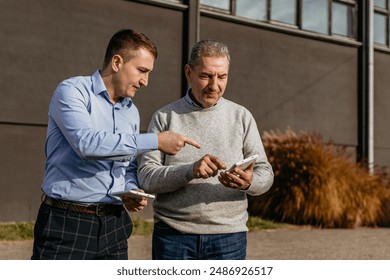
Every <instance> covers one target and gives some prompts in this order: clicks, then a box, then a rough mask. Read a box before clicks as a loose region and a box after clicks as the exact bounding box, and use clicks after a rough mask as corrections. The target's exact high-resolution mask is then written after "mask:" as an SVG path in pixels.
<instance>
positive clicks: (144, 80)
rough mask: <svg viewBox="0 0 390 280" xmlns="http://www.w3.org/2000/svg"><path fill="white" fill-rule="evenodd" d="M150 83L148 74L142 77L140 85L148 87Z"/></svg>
mask: <svg viewBox="0 0 390 280" xmlns="http://www.w3.org/2000/svg"><path fill="white" fill-rule="evenodd" d="M148 81H149V74H147V73H146V74H145V75H143V76H142V77H141V79H140V81H139V83H140V85H141V86H144V87H146V86H147V85H148Z"/></svg>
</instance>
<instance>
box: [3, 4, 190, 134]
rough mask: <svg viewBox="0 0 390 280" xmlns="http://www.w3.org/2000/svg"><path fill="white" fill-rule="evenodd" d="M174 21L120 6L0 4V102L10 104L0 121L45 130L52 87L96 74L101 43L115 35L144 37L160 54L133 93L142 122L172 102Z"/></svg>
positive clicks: (161, 11) (177, 26) (168, 15)
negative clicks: (145, 83) (128, 32)
mask: <svg viewBox="0 0 390 280" xmlns="http://www.w3.org/2000/svg"><path fill="white" fill-rule="evenodd" d="M150 15H153V16H150ZM182 20H183V17H182V13H181V12H178V11H174V10H170V9H166V8H158V7H153V6H150V5H143V4H140V3H135V2H130V1H121V0H114V1H113V0H81V1H67V0H56V1H51V0H41V1H30V0H18V1H1V3H0V41H1V42H2V47H1V52H0V67H1V69H2V71H3V73H2V75H0V84H1V85H2V93H1V94H2V95H4V96H5V95H6V96H12V98H3V99H2V100H3V102H2V103H1V104H0V121H3V122H21V123H38V124H45V123H47V113H46V112H47V107H48V104H49V101H50V97H51V95H52V93H53V91H54V89H55V87H56V86H57V84H58V83H59V82H60V81H61V80H63V79H65V78H68V77H70V76H77V75H90V74H92V73H93V72H94V71H95V70H96V69H97V68H99V67H101V64H102V62H103V56H104V52H105V48H106V45H107V43H108V40H109V39H110V37H111V35H112V34H113V33H114V32H115V31H117V30H119V29H122V28H133V29H137V30H139V31H141V32H143V33H145V34H147V35H148V36H149V37H150V38H151V39H152V40H154V41H155V42H156V43H157V45H158V47H159V50H160V57H159V59H158V60H157V62H156V65H155V68H156V69H155V71H154V72H153V74H152V80H151V82H150V87H148V88H146V89H143V90H141V91H140V92H139V94H140V95H145V97H140V98H139V101H140V105H145V106H144V107H146V108H145V109H142V110H141V113H142V115H144V116H145V118H144V120H145V119H147V118H148V117H150V115H151V111H152V110H155V109H156V108H157V107H160V106H161V105H162V104H165V103H166V102H168V101H171V100H173V99H175V98H176V97H177V96H180V86H181V84H180V83H181V80H180V77H179V75H180V73H181V65H182V62H181V52H180V51H181V47H182V40H181V36H182ZM137 100H138V99H137ZM150 100H151V101H150ZM139 107H141V106H139ZM145 122H146V121H145ZM145 122H143V127H145V126H146V124H145Z"/></svg>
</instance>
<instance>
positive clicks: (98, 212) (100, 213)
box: [95, 204, 106, 216]
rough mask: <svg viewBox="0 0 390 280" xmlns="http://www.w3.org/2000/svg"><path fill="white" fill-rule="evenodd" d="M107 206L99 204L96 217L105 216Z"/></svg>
mask: <svg viewBox="0 0 390 280" xmlns="http://www.w3.org/2000/svg"><path fill="white" fill-rule="evenodd" d="M105 206H106V205H105V204H98V205H96V209H95V214H96V216H105V212H104V208H105Z"/></svg>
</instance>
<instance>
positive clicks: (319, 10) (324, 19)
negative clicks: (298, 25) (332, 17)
mask: <svg viewBox="0 0 390 280" xmlns="http://www.w3.org/2000/svg"><path fill="white" fill-rule="evenodd" d="M328 18H329V10H328V0H303V1H302V29H304V30H309V31H314V32H319V33H325V34H328Z"/></svg>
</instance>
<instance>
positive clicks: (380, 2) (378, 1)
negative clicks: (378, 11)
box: [374, 0, 387, 9]
mask: <svg viewBox="0 0 390 280" xmlns="http://www.w3.org/2000/svg"><path fill="white" fill-rule="evenodd" d="M374 5H375V6H376V7H379V8H383V9H386V8H387V0H374Z"/></svg>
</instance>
